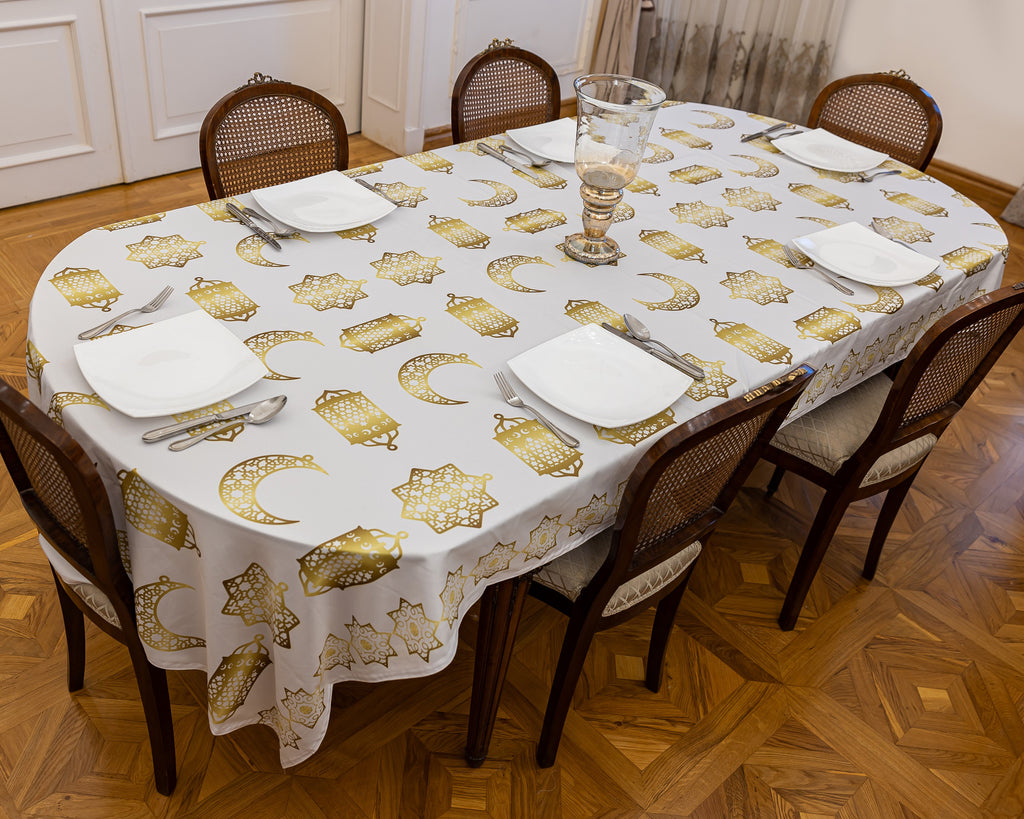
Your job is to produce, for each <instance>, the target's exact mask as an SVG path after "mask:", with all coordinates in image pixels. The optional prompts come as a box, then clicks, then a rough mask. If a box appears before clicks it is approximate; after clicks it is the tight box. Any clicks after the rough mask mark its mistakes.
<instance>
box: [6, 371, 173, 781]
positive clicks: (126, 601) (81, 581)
mask: <svg viewBox="0 0 1024 819" xmlns="http://www.w3.org/2000/svg"><path fill="white" fill-rule="evenodd" d="M0 455H2V457H3V460H4V463H5V464H6V466H7V471H8V472H9V473H10V475H11V478H12V479H13V481H14V486H15V488H16V489H17V491H18V494H19V496H20V497H21V502H22V504H23V505H24V507H25V510H26V511H27V512H28V515H29V517H30V518H31V519H32V521H33V522H34V523H35V525H36V527H37V528H38V529H39V533H40V535H41V537H40V539H39V542H40V545H41V546H42V547H43V551H44V552H45V553H46V556H47V559H48V560H49V561H50V568H51V570H52V571H53V579H54V581H55V582H56V585H57V597H58V599H59V601H60V608H61V613H62V614H63V617H64V631H65V634H66V635H67V643H68V690H69V691H78V690H79V689H81V688H82V685H83V682H84V676H85V620H84V617H88V618H89V619H90V620H92V622H94V623H95V624H96V625H97V626H98V627H99V628H100V629H102V630H103V631H105V632H106V633H107V634H109V635H110V636H111V637H113V638H114V639H116V640H118V641H120V642H121V643H124V645H126V646H127V647H128V654H129V656H130V657H131V660H132V666H133V667H134V669H135V678H136V680H137V682H138V685H139V693H140V694H141V695H142V707H143V711H144V712H145V715H146V725H147V727H148V728H149V742H150V746H151V748H152V753H153V771H154V775H155V779H156V789H157V790H158V791H159V792H160V793H162V794H165V795H169V794H170V793H171V792H172V791H173V790H174V786H175V783H176V781H177V774H176V770H175V762H174V727H173V724H172V722H171V704H170V699H169V697H168V693H167V674H166V672H165V671H164V670H163V669H161V668H157V667H155V666H153V665H151V664H150V663H149V661H148V660H147V659H146V653H145V650H144V649H143V646H142V642H141V640H140V639H139V633H138V631H137V630H136V623H135V600H134V592H133V588H132V582H131V580H130V579H129V578H128V575H127V574H126V573H125V570H124V566H123V565H122V564H121V556H120V552H119V550H118V544H117V531H116V528H115V525H114V519H113V516H112V515H111V511H110V500H109V498H108V497H107V492H106V489H105V488H104V486H103V482H102V481H101V479H100V476H99V473H98V472H97V471H96V467H95V466H93V463H92V461H91V460H89V457H88V456H87V455H86V454H85V452H84V451H83V450H82V448H81V447H80V446H79V445H78V443H77V442H76V441H75V440H74V439H73V438H72V437H71V436H70V435H68V434H67V433H66V432H65V431H64V430H63V429H61V428H60V427H59V426H57V424H55V423H54V422H53V421H51V420H50V419H49V418H48V417H47V416H46V415H45V414H44V413H43V412H42V411H41V410H40V409H39V408H37V407H36V406H35V405H34V404H32V403H31V402H30V401H29V400H28V399H26V398H24V397H23V396H22V395H21V394H20V393H19V392H17V391H16V390H15V389H14V388H13V387H11V386H10V385H9V384H7V383H6V382H5V381H3V380H2V379H0Z"/></svg>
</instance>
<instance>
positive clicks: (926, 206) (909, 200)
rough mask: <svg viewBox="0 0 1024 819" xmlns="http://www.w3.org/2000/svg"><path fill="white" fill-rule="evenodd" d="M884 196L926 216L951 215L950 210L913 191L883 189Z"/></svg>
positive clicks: (894, 202)
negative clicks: (903, 191)
mask: <svg viewBox="0 0 1024 819" xmlns="http://www.w3.org/2000/svg"><path fill="white" fill-rule="evenodd" d="M882 196H884V197H885V198H886V199H888V200H889V201H890V202H892V203H893V204H896V205H900V206H902V207H904V208H909V209H910V210H912V211H915V212H917V213H920V214H923V215H924V216H949V211H948V210H946V209H945V208H944V207H942V205H936V204H935V203H934V202H929V201H928V200H927V199H922V198H921V197H919V196H914V195H913V194H912V193H902V192H901V191H886V190H883V191H882Z"/></svg>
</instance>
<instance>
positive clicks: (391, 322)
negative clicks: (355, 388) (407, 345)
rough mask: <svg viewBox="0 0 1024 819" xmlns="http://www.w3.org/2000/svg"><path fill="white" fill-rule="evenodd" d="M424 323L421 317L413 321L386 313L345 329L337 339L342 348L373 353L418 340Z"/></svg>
mask: <svg viewBox="0 0 1024 819" xmlns="http://www.w3.org/2000/svg"><path fill="white" fill-rule="evenodd" d="M424 321H425V318H424V317H423V316H420V317H419V318H415V319H414V318H411V317H409V316H396V315H395V314H394V313H388V314H387V315H384V316H378V317H377V318H375V319H370V320H369V321H364V322H362V323H361V324H353V325H352V326H351V327H345V328H344V329H343V330H342V331H341V335H340V337H339V338H340V340H341V346H342V347H348V348H349V349H350V350H359V351H360V352H364V353H375V352H377V351H378V350H383V349H385V348H387V347H390V346H392V345H393V344H401V343H402V342H403V341H409V340H410V339H414V338H418V337H419V334H420V330H422V329H423V322H424Z"/></svg>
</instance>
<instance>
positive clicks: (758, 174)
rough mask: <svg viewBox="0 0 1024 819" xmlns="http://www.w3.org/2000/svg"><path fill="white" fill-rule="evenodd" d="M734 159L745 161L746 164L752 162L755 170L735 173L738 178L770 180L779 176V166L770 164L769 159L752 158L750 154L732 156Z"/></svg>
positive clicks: (761, 157)
mask: <svg viewBox="0 0 1024 819" xmlns="http://www.w3.org/2000/svg"><path fill="white" fill-rule="evenodd" d="M732 156H734V157H735V158H736V159H746V160H747V161H748V162H753V163H754V166H755V170H753V171H739V170H737V171H735V173H738V174H739V175H740V176H753V177H755V178H757V179H770V178H771V177H773V176H778V175H779V166H778V165H776V164H775V163H774V162H772V161H771V160H770V159H765V158H764V157H763V156H752V155H750V154H733V155H732Z"/></svg>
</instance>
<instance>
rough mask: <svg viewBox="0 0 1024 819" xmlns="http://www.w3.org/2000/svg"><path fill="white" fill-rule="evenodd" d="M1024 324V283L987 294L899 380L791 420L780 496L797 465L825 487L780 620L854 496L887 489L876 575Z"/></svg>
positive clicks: (801, 594)
mask: <svg viewBox="0 0 1024 819" xmlns="http://www.w3.org/2000/svg"><path fill="white" fill-rule="evenodd" d="M1022 324H1024V283H1018V284H1015V285H1013V286H1011V287H1004V288H1002V289H1000V290H997V291H995V292H994V293H991V294H988V295H985V296H980V297H979V298H976V299H974V300H973V301H971V302H969V303H967V304H965V305H963V306H962V307H959V308H957V309H956V310H954V311H953V312H951V313H949V315H947V316H945V317H944V318H942V319H940V320H939V321H937V322H936V323H935V324H934V325H933V326H932V327H931V328H930V329H929V330H928V331H927V332H926V333H925V334H924V335H923V336H922V337H921V338H920V340H919V341H918V342H917V344H915V345H914V348H913V349H912V350H911V351H910V355H909V356H907V358H906V360H904V362H903V364H902V366H901V367H900V368H899V370H898V371H897V373H896V376H895V380H892V381H890V380H889V377H888V376H887V375H886V374H885V373H880V374H879V375H876V376H875V377H874V378H870V379H868V380H867V381H865V382H863V383H861V384H858V385H857V386H856V387H854V388H852V389H851V390H849V391H848V392H845V393H843V394H842V395H839V396H836V397H835V398H832V399H830V400H829V401H827V402H826V403H825V404H823V405H822V406H821V407H819V408H818V409H815V410H812V411H811V412H809V413H807V414H806V415H803V416H801V417H800V418H797V419H796V420H795V421H793V422H792V423H790V424H788V425H786V426H785V427H783V428H782V429H781V430H779V432H778V433H776V435H775V437H774V438H773V439H772V442H771V444H770V445H769V446H768V448H767V449H766V450H765V454H764V455H763V457H764V458H765V459H766V460H768V461H771V462H772V463H774V464H776V469H775V472H774V474H773V475H772V477H771V479H770V481H769V483H768V488H767V494H768V495H769V496H770V495H772V494H773V493H774V492H775V490H776V489H777V488H778V486H779V482H780V481H781V480H782V475H783V473H784V472H785V470H787V469H790V470H792V471H793V472H796V473H797V474H798V475H801V476H802V477H804V478H807V479H808V480H810V481H813V482H814V483H816V484H818V485H819V486H821V487H823V488H824V489H825V496H824V498H822V501H821V505H820V507H819V508H818V513H817V515H816V516H815V518H814V522H813V523H812V524H811V528H810V530H809V532H808V534H807V540H806V542H805V543H804V547H803V550H802V552H801V554H800V559H799V561H798V563H797V567H796V571H795V572H794V574H793V579H792V581H790V584H789V590H788V592H787V593H786V600H785V602H784V603H783V606H782V613H781V615H780V616H779V625H780V626H781V627H782V628H783V629H784V630H787V631H788V630H789V629H792V628H793V626H794V625H796V621H797V618H798V617H799V615H800V609H801V608H802V606H803V603H804V599H805V598H806V597H807V592H808V590H809V589H810V586H811V581H812V580H813V579H814V575H815V574H816V573H817V571H818V567H819V566H820V565H821V561H822V558H824V556H825V552H826V551H827V549H828V546H829V543H830V541H831V540H832V536H833V534H834V533H835V531H836V528H837V527H838V526H839V522H840V521H841V520H842V518H843V514H844V513H845V512H846V507H847V506H849V505H850V504H851V503H852V502H853V501H855V500H860V499H862V498H867V497H870V496H872V495H876V494H878V493H879V492H884V491H886V490H888V494H887V495H886V497H885V502H884V503H883V504H882V509H881V511H880V513H879V515H878V520H877V521H876V523H875V529H874V531H873V532H872V535H871V542H870V544H869V546H868V553H867V558H866V560H865V562H864V569H863V572H862V574H863V576H864V577H865V578H866V579H868V580H871V579H872V578H873V577H874V576H875V569H876V568H877V567H878V558H879V556H880V554H881V552H882V546H883V545H884V544H885V539H886V536H887V535H888V534H889V529H890V527H891V526H892V522H893V520H894V519H895V517H896V513H897V512H898V511H899V508H900V506H901V504H902V503H903V499H904V498H905V497H906V496H907V492H908V491H909V490H910V486H911V484H912V483H913V482H914V478H915V476H916V475H917V473H918V471H920V469H921V467H922V466H923V465H924V461H925V458H926V457H927V456H928V453H929V452H931V450H932V448H933V447H934V446H935V444H936V442H937V441H938V439H939V436H941V435H942V433H943V431H944V430H945V429H946V427H947V426H948V425H949V423H950V422H951V421H952V420H953V418H954V416H955V415H956V413H957V411H958V410H959V409H960V408H961V407H962V406H963V405H964V403H965V402H966V401H967V399H968V398H970V396H971V393H973V392H974V390H975V388H976V387H977V386H978V384H980V383H981V380H982V379H983V378H984V377H985V374H986V373H987V372H988V371H989V369H990V368H991V367H992V365H993V364H994V363H995V361H996V359H997V358H999V355H1000V354H1001V353H1002V352H1003V350H1004V349H1005V348H1006V346H1007V345H1008V344H1009V343H1010V342H1011V341H1012V340H1013V337H1014V336H1015V335H1016V334H1017V332H1018V331H1019V330H1020V328H1021V325H1022Z"/></svg>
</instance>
